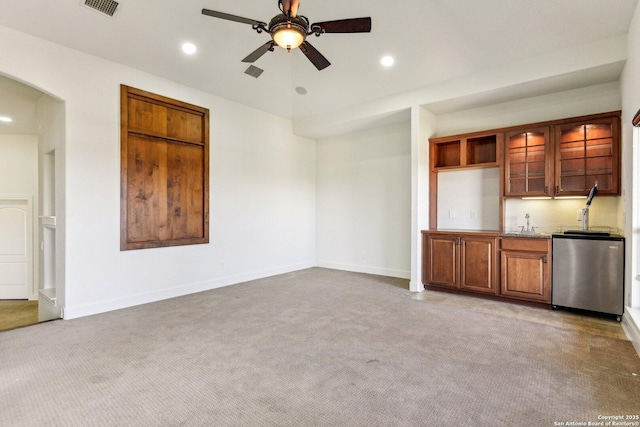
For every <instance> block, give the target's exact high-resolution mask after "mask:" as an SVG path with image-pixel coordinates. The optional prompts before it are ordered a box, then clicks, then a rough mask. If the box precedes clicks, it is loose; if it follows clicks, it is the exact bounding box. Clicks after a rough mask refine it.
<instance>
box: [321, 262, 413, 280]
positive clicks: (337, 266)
mask: <svg viewBox="0 0 640 427" xmlns="http://www.w3.org/2000/svg"><path fill="white" fill-rule="evenodd" d="M317 267H322V268H331V269H333V270H343V271H353V272H354V273H366V274H375V275H377V276H387V277H397V278H399V279H411V272H410V271H405V270H397V269H392V268H380V267H372V266H368V265H356V264H342V263H338V262H329V261H318V263H317Z"/></svg>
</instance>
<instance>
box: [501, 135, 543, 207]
mask: <svg viewBox="0 0 640 427" xmlns="http://www.w3.org/2000/svg"><path fill="white" fill-rule="evenodd" d="M549 134H550V130H549V128H548V127H542V128H535V129H527V130H518V131H514V132H508V133H507V134H506V135H505V186H504V191H505V196H519V197H522V196H547V195H549V192H550V190H551V184H550V181H551V177H552V173H551V171H550V168H551V154H552V151H551V150H550V144H549Z"/></svg>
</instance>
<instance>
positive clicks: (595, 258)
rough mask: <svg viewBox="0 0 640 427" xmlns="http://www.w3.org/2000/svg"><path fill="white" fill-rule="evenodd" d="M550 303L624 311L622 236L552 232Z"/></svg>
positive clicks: (620, 316)
mask: <svg viewBox="0 0 640 427" xmlns="http://www.w3.org/2000/svg"><path fill="white" fill-rule="evenodd" d="M552 242H553V252H552V254H553V274H552V280H553V282H552V293H551V304H552V306H553V308H557V307H568V308H577V309H582V310H589V311H595V312H600V313H607V314H614V315H616V316H617V319H618V321H620V320H621V319H622V314H623V312H624V237H621V236H615V235H609V233H604V232H590V231H581V230H576V231H567V232H565V234H554V235H553V236H552Z"/></svg>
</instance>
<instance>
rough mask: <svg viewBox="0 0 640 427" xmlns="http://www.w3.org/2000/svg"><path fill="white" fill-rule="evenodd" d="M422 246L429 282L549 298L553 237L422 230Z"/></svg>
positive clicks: (425, 277) (543, 300) (444, 286)
mask: <svg viewBox="0 0 640 427" xmlns="http://www.w3.org/2000/svg"><path fill="white" fill-rule="evenodd" d="M422 248H423V249H422V250H423V262H422V282H423V284H424V285H425V286H427V287H432V288H434V289H435V288H442V289H451V290H455V291H461V292H470V293H475V294H485V295H493V296H498V297H503V298H509V299H518V300H523V301H533V302H539V303H546V304H550V303H551V262H550V261H551V239H544V238H528V237H525V238H519V237H498V235H497V233H496V234H491V233H443V232H423V233H422Z"/></svg>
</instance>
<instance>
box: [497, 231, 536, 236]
mask: <svg viewBox="0 0 640 427" xmlns="http://www.w3.org/2000/svg"><path fill="white" fill-rule="evenodd" d="M502 235H503V236H517V237H540V236H545V234H544V233H540V232H538V231H507V232H505V233H502Z"/></svg>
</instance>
